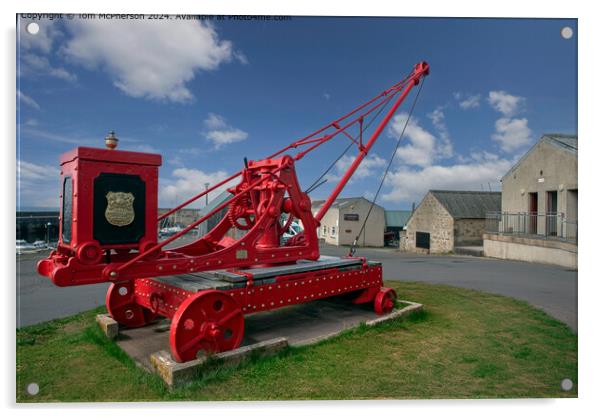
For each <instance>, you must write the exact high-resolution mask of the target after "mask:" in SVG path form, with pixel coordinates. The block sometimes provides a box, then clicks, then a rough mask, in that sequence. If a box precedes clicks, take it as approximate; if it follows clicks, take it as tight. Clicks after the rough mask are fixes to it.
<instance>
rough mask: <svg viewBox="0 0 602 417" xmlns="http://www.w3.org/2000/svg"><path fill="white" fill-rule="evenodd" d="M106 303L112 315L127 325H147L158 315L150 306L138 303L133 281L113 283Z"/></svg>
mask: <svg viewBox="0 0 602 417" xmlns="http://www.w3.org/2000/svg"><path fill="white" fill-rule="evenodd" d="M105 303H106V305H107V310H109V314H110V315H111V317H113V319H114V320H115V321H116V322H117V323H119V324H123V325H124V326H127V327H142V326H146V325H147V324H149V323H150V322H151V321H153V320H154V319H155V318H156V317H157V315H156V314H155V313H153V312H152V311H150V310H149V309H148V308H145V307H142V306H141V305H139V304H136V301H135V298H134V284H133V283H132V282H131V281H128V282H116V283H114V284H111V286H110V287H109V291H107V298H106V299H105Z"/></svg>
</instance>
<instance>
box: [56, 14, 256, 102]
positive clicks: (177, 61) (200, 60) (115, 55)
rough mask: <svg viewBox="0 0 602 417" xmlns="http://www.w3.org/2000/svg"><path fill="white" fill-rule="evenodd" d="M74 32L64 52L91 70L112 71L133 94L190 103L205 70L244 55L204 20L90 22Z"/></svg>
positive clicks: (79, 23) (116, 81)
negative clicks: (198, 75)
mask: <svg viewBox="0 0 602 417" xmlns="http://www.w3.org/2000/svg"><path fill="white" fill-rule="evenodd" d="M68 28H69V30H70V31H71V32H72V34H73V38H72V39H71V40H69V41H68V42H67V44H66V46H65V47H64V49H63V53H64V54H65V55H66V56H67V57H68V58H70V59H71V60H72V61H73V62H76V63H80V64H82V65H85V66H86V67H88V68H101V69H104V70H106V71H107V72H108V73H109V74H110V76H111V77H112V79H113V83H114V85H115V86H116V87H118V88H119V89H121V90H122V91H123V92H124V93H126V94H127V95H130V96H133V97H144V98H149V99H156V100H170V101H174V102H186V101H190V100H192V99H193V98H194V96H193V94H192V92H191V91H190V90H189V89H188V87H187V85H186V84H187V83H188V82H189V81H191V80H192V79H193V78H194V77H195V75H196V73H198V72H199V71H210V70H215V69H217V68H218V67H219V65H220V64H222V63H224V62H229V61H231V60H232V59H237V60H238V61H240V62H243V63H245V62H246V61H247V60H246V58H245V57H244V55H243V54H242V53H240V52H237V51H235V50H234V48H233V46H232V43H231V42H230V41H227V40H221V39H220V38H219V36H218V34H217V32H216V31H215V29H214V28H213V27H212V26H211V25H209V24H206V23H203V22H199V21H193V20H190V21H159V20H154V21H144V22H131V21H127V20H111V21H106V20H87V21H73V22H71V24H69V25H68Z"/></svg>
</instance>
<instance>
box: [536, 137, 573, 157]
mask: <svg viewBox="0 0 602 417" xmlns="http://www.w3.org/2000/svg"><path fill="white" fill-rule="evenodd" d="M541 140H543V141H546V142H547V143H550V144H552V145H556V146H560V147H561V148H564V149H566V150H567V151H570V152H573V153H577V145H578V141H577V135H562V134H560V133H546V134H545V135H543V136H542V137H541Z"/></svg>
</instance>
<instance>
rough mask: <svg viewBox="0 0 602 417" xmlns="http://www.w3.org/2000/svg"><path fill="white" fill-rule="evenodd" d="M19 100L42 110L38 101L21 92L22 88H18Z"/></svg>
mask: <svg viewBox="0 0 602 417" xmlns="http://www.w3.org/2000/svg"><path fill="white" fill-rule="evenodd" d="M17 100H19V102H21V103H23V104H26V105H28V106H29V107H32V108H34V109H36V110H40V105H39V104H38V102H37V101H35V100H34V99H33V98H31V97H30V96H28V95H27V94H25V93H23V92H21V90H17Z"/></svg>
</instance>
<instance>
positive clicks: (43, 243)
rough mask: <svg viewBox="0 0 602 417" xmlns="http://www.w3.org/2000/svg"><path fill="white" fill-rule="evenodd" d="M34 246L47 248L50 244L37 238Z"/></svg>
mask: <svg viewBox="0 0 602 417" xmlns="http://www.w3.org/2000/svg"><path fill="white" fill-rule="evenodd" d="M33 247H34V248H36V249H46V248H47V247H48V245H47V244H46V242H45V241H43V240H36V241H35V242H33Z"/></svg>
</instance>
